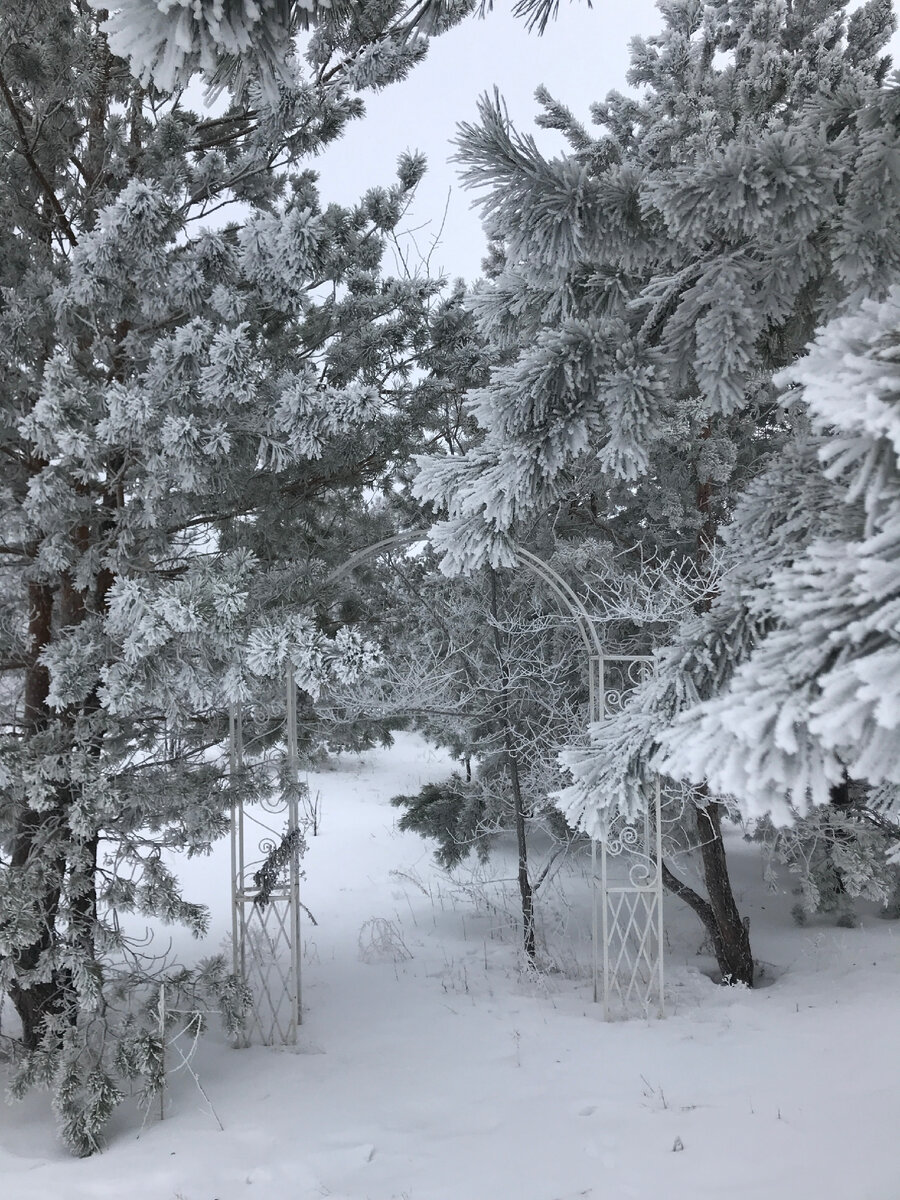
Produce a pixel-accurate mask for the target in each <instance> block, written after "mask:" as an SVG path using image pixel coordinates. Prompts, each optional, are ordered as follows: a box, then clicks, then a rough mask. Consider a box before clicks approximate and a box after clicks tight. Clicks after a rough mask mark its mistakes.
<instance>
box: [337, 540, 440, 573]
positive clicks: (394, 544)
mask: <svg viewBox="0 0 900 1200" xmlns="http://www.w3.org/2000/svg"><path fill="white" fill-rule="evenodd" d="M427 540H428V530H427V529H408V530H407V531H406V533H395V534H394V535H393V536H392V537H388V538H382V539H381V541H380V542H373V543H372V544H371V546H363V548H362V550H354V552H353V553H352V554H351V555H350V556H349V558H345V559H344V561H343V562H342V563H341V565H340V566H339V567H335V569H334V570H333V571H331V572H330V573H329V575H328V576H327V577H326V580H325V582H326V583H337V582H338V580H340V579H343V578H344V576H345V575H349V574H350V572H351V571H352V570H353V569H354V567H358V566H359V564H360V563H364V562H365V561H366V560H367V559H369V558H375V557H376V556H377V555H379V554H381V553H382V552H383V551H385V550H400V549H401V548H402V547H403V546H411V545H412V544H413V542H424V541H427Z"/></svg>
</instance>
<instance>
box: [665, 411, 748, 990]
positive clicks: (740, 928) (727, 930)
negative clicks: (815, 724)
mask: <svg viewBox="0 0 900 1200" xmlns="http://www.w3.org/2000/svg"><path fill="white" fill-rule="evenodd" d="M711 433H712V429H711V427H710V426H709V425H708V426H707V427H706V428H705V429H704V430H703V432H702V433H701V435H700V436H701V439H703V440H705V439H707V438H709V437H710V436H711ZM714 499H715V497H714V494H713V486H712V483H711V482H710V481H709V480H704V481H702V482H700V481H699V480H698V482H697V511H698V513H699V514H700V528H699V530H698V532H697V547H696V551H695V561H696V563H697V566H698V568H702V567H703V565H704V564H706V563H708V562H709V559H710V555H711V553H712V548H713V546H714V545H715V541H716V536H717V531H718V519H717V513H716V510H715V504H714ZM713 597H714V592H713V589H712V587H707V589H706V591H705V592H704V594H703V596H702V597H701V598H700V600H699V601H698V603H697V606H696V607H697V611H698V612H708V611H709V609H710V607H711V606H712V602H713ZM704 790H705V789H704ZM695 815H696V822H697V832H698V834H699V837H700V861H701V864H702V868H703V882H704V885H705V887H706V894H707V896H708V897H709V901H708V904H706V905H705V907H703V908H702V909H701V908H699V907H698V906H697V905H695V904H693V903H692V902H691V901H690V900H689V899H688V898H687V896H686V895H684V894H683V893H682V899H683V900H685V901H686V903H688V904H690V905H691V907H692V908H693V909H694V911H695V912H696V913H697V915H698V916H699V917H700V919H701V921H703V923H704V925H705V926H706V928H707V931H708V932H709V934H710V937H711V938H712V944H713V949H714V952H715V956H716V962H717V963H718V965H719V970H720V971H721V973H722V981H723V983H743V984H746V985H747V987H752V986H753V955H752V953H751V951H750V933H749V930H748V927H747V925H746V924H745V923H744V922H743V921H742V920H741V914H740V913H739V912H738V906H737V902H736V901H735V898H734V892H733V891H732V890H731V880H730V878H729V876H728V863H727V860H726V858H725V843H724V842H723V841H722V806H721V804H719V803H718V801H716V800H714V799H712V798H711V797H710V798H708V800H707V803H706V804H705V805H704V806H703V807H699V806H698V807H697V808H696V810H695ZM669 874H670V876H671V872H670V873H669ZM671 878H673V879H674V876H671ZM682 887H683V888H685V889H686V890H687V891H689V892H690V891H691V889H690V888H687V885H682ZM673 890H675V889H673ZM676 894H678V892H677V891H676ZM693 895H694V896H696V893H693ZM697 899H700V897H697Z"/></svg>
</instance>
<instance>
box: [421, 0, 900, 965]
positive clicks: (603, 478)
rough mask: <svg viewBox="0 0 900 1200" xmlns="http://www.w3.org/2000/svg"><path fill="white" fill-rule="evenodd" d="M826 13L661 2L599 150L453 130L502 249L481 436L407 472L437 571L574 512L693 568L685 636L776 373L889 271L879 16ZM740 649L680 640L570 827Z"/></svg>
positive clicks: (714, 860) (482, 300)
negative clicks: (427, 507)
mask: <svg viewBox="0 0 900 1200" xmlns="http://www.w3.org/2000/svg"><path fill="white" fill-rule="evenodd" d="M844 7H845V6H844V4H843V3H840V2H839V0H815V2H811V3H805V4H802V5H785V4H784V3H783V2H782V0H755V2H752V3H751V2H749V0H716V2H715V3H711V4H701V3H699V2H696V0H683V2H672V3H665V4H662V5H661V11H662V14H663V18H664V22H665V28H664V31H663V32H662V33H661V34H660V35H659V36H657V37H654V38H650V39H646V40H642V39H635V41H634V42H633V43H632V67H631V71H630V74H629V82H630V83H631V84H632V85H634V86H635V87H640V88H643V89H644V90H643V93H642V94H641V95H640V96H638V97H635V96H625V95H621V94H619V93H611V94H610V95H609V96H608V97H607V99H606V101H605V102H604V103H602V104H598V105H596V106H595V107H594V109H593V117H594V120H595V121H596V122H597V124H599V125H600V126H601V133H600V135H599V136H594V135H592V134H591V133H589V132H588V130H587V129H585V128H584V127H583V126H582V125H581V124H580V123H579V122H577V121H576V120H575V119H574V117H573V116H572V115H571V114H570V113H569V112H568V110H567V109H566V108H565V106H564V105H562V104H560V103H559V102H557V101H556V100H554V99H553V98H552V97H550V96H549V95H547V94H546V93H543V92H541V93H539V97H540V99H541V100H542V103H543V107H544V113H543V116H542V118H541V123H542V124H543V125H545V126H548V127H550V128H555V129H558V130H560V131H562V132H563V133H564V134H565V136H566V137H567V139H568V141H569V145H570V151H569V152H568V153H567V154H565V155H563V156H560V157H558V158H555V159H547V158H546V157H544V156H543V155H542V153H541V152H540V150H539V148H538V146H537V144H536V142H535V141H534V139H533V138H531V137H528V136H523V135H519V134H517V133H516V132H515V131H514V130H513V128H512V126H511V124H510V121H509V119H508V116H507V114H506V112H505V110H504V108H503V105H502V103H501V102H500V100H499V98H496V97H495V98H493V99H492V98H486V99H485V100H484V101H483V102H482V107H481V123H480V124H479V125H471V126H470V125H466V126H462V127H461V133H460V157H461V160H462V162H463V164H464V168H465V178H466V179H467V181H468V183H469V184H470V185H472V186H475V187H480V188H483V189H485V196H484V199H483V201H482V204H483V209H484V212H485V216H486V228H487V231H488V233H489V235H490V236H491V237H492V239H493V241H494V243H495V245H496V247H497V252H496V255H495V259H494V265H493V268H492V270H493V278H492V279H491V280H489V282H488V283H486V284H485V285H484V286H483V287H482V288H481V290H480V291H479V293H478V294H477V296H476V297H475V298H474V300H473V307H474V311H475V313H476V317H477V319H478V322H479V326H480V328H481V330H482V333H483V334H484V335H485V336H486V337H487V338H489V339H490V340H491V342H492V343H493V345H494V346H495V347H496V353H497V365H496V367H495V368H494V370H493V373H492V378H491V381H490V383H489V385H488V386H487V387H485V388H483V389H481V390H480V391H477V392H475V393H474V395H473V397H472V399H473V409H474V412H475V414H476V416H477V418H478V420H479V421H480V423H481V424H482V425H483V426H484V428H485V429H486V431H487V433H486V437H485V439H484V441H483V442H482V443H481V444H480V445H479V446H478V447H476V448H475V449H474V450H472V451H471V452H470V453H468V454H467V455H463V456H444V457H440V458H436V457H431V458H429V459H427V460H424V461H423V462H422V464H421V467H422V472H421V476H420V479H419V482H418V491H419V495H420V496H421V497H423V498H429V499H432V500H433V501H435V502H437V503H438V504H440V505H442V506H443V507H444V508H445V509H446V510H447V512H448V514H449V515H448V518H447V520H445V521H444V522H442V523H439V524H438V526H437V527H436V529H435V531H434V534H433V538H434V541H435V543H436V545H437V546H438V548H439V549H440V550H441V551H442V553H443V554H444V563H445V568H446V569H447V570H448V571H460V570H469V569H472V568H473V567H475V566H477V565H478V564H479V563H480V562H482V561H484V560H485V559H488V560H489V561H491V562H492V563H493V564H495V565H501V564H504V563H507V562H509V561H510V558H511V554H510V550H509V539H510V537H511V536H514V535H515V530H516V527H517V522H518V523H522V522H524V521H525V520H527V519H528V518H529V517H530V516H531V515H532V514H533V513H535V512H541V511H547V510H548V509H551V508H553V507H555V506H563V505H565V506H566V507H567V508H569V509H571V508H572V506H573V504H574V505H575V506H576V507H577V506H578V505H579V504H581V505H582V506H585V507H587V508H589V509H590V510H591V512H595V513H599V514H600V515H601V516H602V518H603V519H604V521H605V524H606V526H607V528H608V531H609V533H610V534H611V535H612V536H613V537H618V538H619V539H620V540H621V541H622V543H623V544H625V545H629V544H633V543H634V541H639V542H640V543H641V544H642V545H643V546H645V547H646V549H647V552H648V554H650V555H652V554H653V553H655V552H660V553H667V552H671V551H675V552H677V553H679V554H682V555H685V556H689V557H690V558H692V560H693V561H694V563H695V564H696V565H697V566H698V567H701V568H704V567H705V569H707V570H708V572H709V590H708V593H707V595H706V596H705V597H704V599H703V600H702V601H701V603H700V604H699V605H698V608H699V609H700V610H701V611H700V613H699V614H698V616H697V620H701V619H702V610H703V609H705V608H707V607H708V605H709V601H710V599H711V595H712V588H713V579H714V574H713V563H712V561H711V558H712V555H713V553H714V547H715V544H716V539H717V535H718V531H719V529H720V526H721V524H722V522H723V521H724V520H726V519H727V517H728V515H729V512H730V509H731V507H732V505H733V502H734V498H735V496H736V495H737V494H738V492H739V491H740V490H741V488H742V487H743V486H744V485H745V483H746V482H747V481H748V480H749V479H750V478H752V477H753V476H754V475H755V474H757V473H758V472H759V471H760V469H761V468H762V467H763V466H764V465H765V463H766V462H767V461H768V458H769V456H770V455H773V454H777V452H778V450H779V448H780V447H781V446H783V445H784V444H785V443H786V442H787V441H790V440H791V439H792V438H793V436H794V419H793V417H792V416H791V415H785V413H784V412H783V410H782V409H781V408H780V407H779V406H778V403H777V389H776V388H775V386H774V385H773V382H772V376H773V373H774V372H775V371H777V370H778V369H779V368H783V367H785V366H787V365H788V364H789V363H790V362H791V361H792V360H793V359H794V357H795V356H796V355H797V353H798V352H799V351H800V349H801V348H802V347H803V345H804V344H805V343H806V342H807V341H808V340H809V338H810V337H811V336H812V333H813V331H814V329H815V327H816V325H817V324H818V323H819V322H820V321H821V320H822V319H823V318H825V317H827V316H829V315H831V314H833V313H834V312H835V311H836V309H837V307H838V306H839V304H840V303H841V301H842V300H843V299H844V298H846V297H848V296H850V295H856V294H870V295H871V294H878V293H879V292H881V291H883V289H884V288H885V287H886V286H887V285H888V283H889V282H890V280H891V279H892V277H893V276H894V274H895V273H896V269H897V264H898V261H900V258H898V256H900V240H898V238H897V225H896V220H895V216H894V215H895V213H896V211H897V203H898V201H897V196H898V193H897V191H896V189H895V188H894V187H892V183H891V181H892V180H893V179H894V178H895V175H894V161H895V155H896V150H895V138H896V125H895V124H894V122H893V117H892V116H891V115H890V114H891V113H892V105H891V103H890V102H889V100H888V99H886V96H885V89H884V87H883V84H884V79H885V76H886V73H887V69H888V66H889V63H888V60H887V59H886V58H884V57H883V54H882V51H883V47H884V45H885V43H886V41H887V38H888V37H889V35H890V32H891V30H892V28H893V16H892V13H891V8H890V4H889V3H886V2H885V0H872V2H870V3H869V4H867V5H865V6H864V7H863V8H861V9H859V10H858V11H857V12H855V13H854V14H853V15H852V16H851V17H849V18H847V17H846V15H845V12H844ZM888 95H889V93H888ZM876 114H880V115H882V116H886V117H888V118H889V119H888V122H887V124H882V123H879V120H878V118H877V116H876ZM747 636H749V633H748V625H747V624H746V623H741V624H740V625H739V628H737V629H735V628H732V627H731V626H728V625H727V624H725V623H724V620H723V622H721V623H717V621H716V620H715V619H712V620H711V623H710V627H709V630H708V632H707V634H705V635H704V637H705V639H706V640H705V641H703V642H702V644H699V643H697V641H696V637H695V636H694V635H691V634H689V632H688V631H687V630H685V631H683V632H682V634H681V635H679V643H678V646H676V647H674V648H673V649H672V650H671V651H670V652H669V654H668V656H667V658H666V660H665V661H666V664H667V665H666V666H665V667H663V668H661V674H660V676H659V677H658V679H657V680H656V681H655V682H654V683H653V684H648V685H647V688H646V689H643V690H642V691H641V694H640V695H638V696H636V697H635V700H634V703H633V705H631V706H629V708H628V709H627V710H626V711H625V712H624V713H623V714H622V715H621V717H620V718H618V719H617V720H616V721H614V722H610V723H608V724H606V725H605V726H604V727H602V728H600V729H598V730H597V745H596V746H595V747H594V749H593V750H592V751H590V752H588V753H585V754H577V755H576V754H573V755H572V756H571V757H570V759H569V765H570V767H571V768H572V770H573V772H574V775H575V783H574V785H573V787H572V789H570V790H569V792H568V793H567V794H566V795H565V796H564V798H563V803H564V805H565V808H566V811H567V813H568V815H569V817H570V819H571V820H573V821H576V822H577V823H579V824H581V825H583V826H584V827H586V828H589V829H591V830H592V831H594V832H602V830H603V828H604V827H605V822H606V817H607V810H608V806H609V805H610V804H611V803H613V802H614V801H618V802H621V803H622V804H624V805H625V809H626V811H633V805H634V804H637V803H638V802H639V801H638V796H639V790H640V789H639V783H640V781H641V779H642V778H643V777H645V776H646V774H647V773H648V772H649V771H651V770H652V769H653V766H652V761H653V757H654V753H655V749H656V746H657V734H658V731H659V729H660V728H661V727H662V726H663V725H664V724H666V723H668V721H669V720H670V719H671V718H672V716H673V715H674V713H676V712H677V711H679V710H680V708H682V707H684V706H685V705H686V704H689V703H690V702H691V701H692V699H694V698H695V697H697V696H705V695H709V694H710V692H711V690H712V689H713V688H714V687H715V686H716V684H717V682H718V681H721V679H722V678H723V676H724V675H726V674H727V672H728V669H729V668H728V665H727V664H728V663H729V662H730V661H731V660H732V659H733V658H735V657H737V656H738V654H739V651H740V640H741V638H742V637H747ZM692 638H693V640H692ZM679 646H681V647H682V649H683V651H684V652H680V651H679V648H678V647H679ZM688 646H690V647H691V649H690V651H688V649H686V648H685V647H688ZM601 780H602V781H603V783H604V785H605V790H604V789H603V788H601V787H600V781H601ZM697 799H698V802H699V807H698V810H697V811H698V819H699V820H700V822H701V824H702V825H703V829H702V831H701V833H702V836H701V844H702V846H703V855H704V875H705V880H706V884H707V890H708V893H709V901H710V904H711V906H712V908H711V909H710V907H709V905H707V906H706V907H705V908H703V909H702V913H703V914H705V918H704V919H706V918H709V921H710V922H711V923H712V926H713V928H712V932H713V933H714V935H715V938H716V939H717V942H716V944H717V950H718V953H719V962H720V968H721V970H722V972H723V974H724V975H726V976H728V977H731V978H734V979H739V980H743V981H745V982H750V981H751V980H752V973H753V968H752V960H751V956H750V947H749V942H748V939H747V934H746V930H745V929H744V926H743V923H742V922H741V920H740V917H739V914H738V912H737V908H736V905H735V904H734V900H733V897H732V895H731V889H730V885H729V883H728V877H727V868H726V864H725V858H724V848H723V845H722V841H721V833H720V823H721V811H720V806H719V805H717V804H716V803H713V802H708V801H709V798H708V795H707V793H706V792H704V791H701V792H698V793H697ZM629 806H632V807H629ZM672 882H673V885H675V886H678V884H677V881H674V880H673V881H672ZM681 886H682V893H681V894H685V892H684V888H683V885H681ZM701 899H702V898H701ZM695 907H697V909H698V911H701V908H700V906H699V905H696V906H695Z"/></svg>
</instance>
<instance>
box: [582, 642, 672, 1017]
mask: <svg viewBox="0 0 900 1200" xmlns="http://www.w3.org/2000/svg"><path fill="white" fill-rule="evenodd" d="M652 669H653V659H652V658H650V657H648V656H645V655H633V656H625V655H616V654H608V655H603V654H601V655H599V656H598V657H597V659H596V660H595V663H594V666H593V671H592V674H593V675H594V677H595V679H596V683H595V686H594V688H593V689H592V694H593V696H594V697H595V703H596V706H597V712H596V717H595V719H596V720H598V721H604V720H606V719H607V718H608V717H610V716H611V715H612V714H613V713H614V712H617V711H618V710H619V709H620V708H621V707H622V706H623V704H624V703H625V701H626V699H627V696H628V693H629V692H630V691H632V690H633V689H634V688H636V687H637V686H638V685H639V684H640V683H642V682H643V681H644V680H645V679H646V678H647V677H648V676H649V674H650V673H651V671H652ZM649 790H650V795H649V796H648V797H647V803H646V804H645V807H644V814H643V818H642V819H641V820H640V822H639V823H636V822H630V821H627V820H625V819H624V818H623V817H622V816H621V815H618V816H615V817H614V818H613V819H612V821H611V822H610V824H609V827H608V829H607V834H606V837H605V838H604V839H603V841H601V842H600V855H599V857H600V864H599V872H598V869H597V843H596V842H594V843H593V844H592V847H591V877H592V919H591V934H592V943H593V977H594V1000H595V1001H597V1000H599V998H600V988H601V978H602V991H603V1013H604V1016H605V1017H606V1019H607V1020H611V1019H613V1018H614V1017H618V1016H624V1017H628V1016H635V1015H641V1016H648V1015H649V1014H650V1013H651V1011H656V1012H657V1014H658V1015H659V1016H660V1017H662V1016H664V1015H665V1001H664V989H663V984H664V964H663V889H662V840H661V839H662V790H661V785H660V779H659V776H656V777H655V779H654V782H653V783H652V785H651V786H650V789H649Z"/></svg>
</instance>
